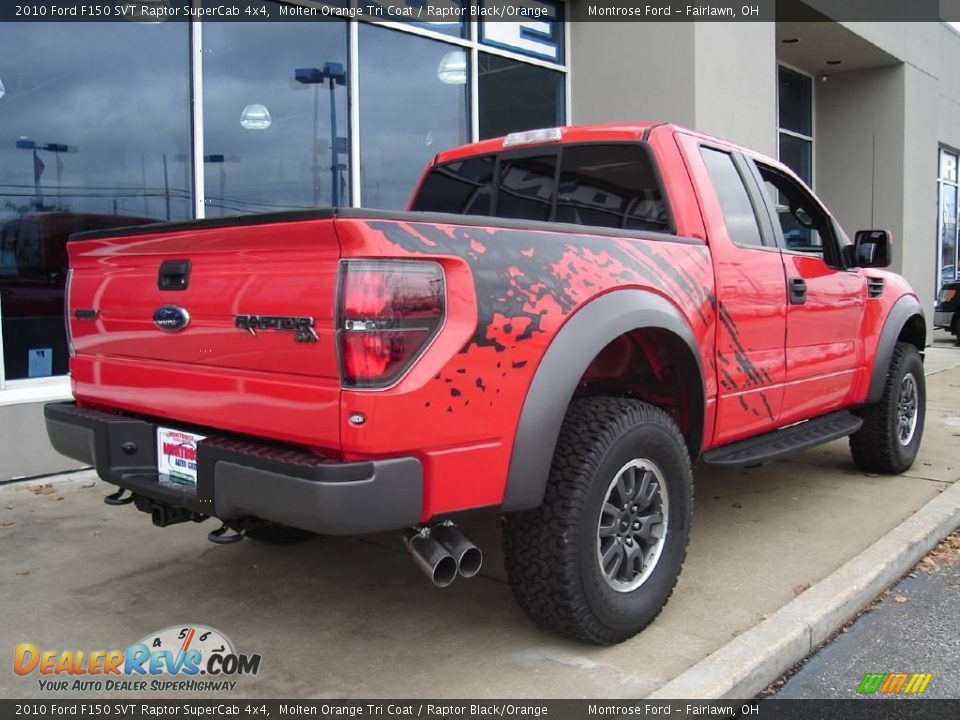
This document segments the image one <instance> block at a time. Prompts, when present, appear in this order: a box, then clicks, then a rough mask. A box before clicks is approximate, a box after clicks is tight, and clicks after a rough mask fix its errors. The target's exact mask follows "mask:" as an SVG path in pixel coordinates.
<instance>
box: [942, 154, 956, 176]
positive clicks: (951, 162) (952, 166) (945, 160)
mask: <svg viewBox="0 0 960 720" xmlns="http://www.w3.org/2000/svg"><path fill="white" fill-rule="evenodd" d="M940 179H941V180H946V181H947V182H953V183H955V182H957V156H956V155H954V154H953V153H949V152H947V151H946V150H941V151H940Z"/></svg>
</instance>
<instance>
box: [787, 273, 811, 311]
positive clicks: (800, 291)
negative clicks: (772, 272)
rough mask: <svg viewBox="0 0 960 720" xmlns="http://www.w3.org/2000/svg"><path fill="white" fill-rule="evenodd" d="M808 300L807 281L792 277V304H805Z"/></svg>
mask: <svg viewBox="0 0 960 720" xmlns="http://www.w3.org/2000/svg"><path fill="white" fill-rule="evenodd" d="M806 302H807V281H806V280H804V279H803V278H790V304H791V305H803V304H804V303H806Z"/></svg>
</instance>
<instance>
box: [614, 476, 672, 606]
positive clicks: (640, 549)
mask: <svg viewBox="0 0 960 720" xmlns="http://www.w3.org/2000/svg"><path fill="white" fill-rule="evenodd" d="M669 515H670V500H669V495H668V494H667V486H666V483H665V482H664V479H663V472H661V470H660V468H659V467H658V466H657V464H656V463H654V462H653V461H652V460H650V459H648V458H638V459H636V460H631V461H630V462H628V463H627V464H626V465H624V466H623V467H622V468H620V471H619V472H618V473H617V474H616V475H615V476H614V478H613V480H611V482H610V486H609V487H608V488H607V494H606V497H605V498H604V502H603V507H602V508H601V510H600V521H599V522H598V523H597V562H598V563H600V571H601V573H602V574H603V577H604V579H605V580H606V581H607V585H609V586H610V587H611V588H613V589H614V590H616V591H617V592H631V591H633V590H636V589H637V588H638V587H640V586H641V585H643V583H644V582H645V581H646V579H647V578H648V577H650V574H651V573H652V572H653V570H654V568H656V566H657V561H658V560H659V559H660V554H661V552H662V551H663V546H664V544H665V541H666V537H667V531H668V524H669Z"/></svg>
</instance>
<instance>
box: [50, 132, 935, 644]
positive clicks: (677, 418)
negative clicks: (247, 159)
mask: <svg viewBox="0 0 960 720" xmlns="http://www.w3.org/2000/svg"><path fill="white" fill-rule="evenodd" d="M68 248H69V255H70V278H69V281H68V287H67V293H68V301H67V302H68V325H69V342H70V346H71V351H72V357H71V359H70V371H71V376H72V383H73V391H74V395H75V397H76V402H75V403H54V404H50V405H47V407H46V422H47V428H48V432H49V435H50V439H51V441H52V443H53V445H54V447H55V448H57V449H58V450H59V451H60V452H62V453H64V454H65V455H68V456H70V457H73V458H76V459H78V460H80V461H83V462H86V463H89V464H91V465H93V466H95V467H96V469H97V472H98V473H99V474H100V476H101V477H102V478H103V479H104V480H106V481H107V482H110V483H113V484H114V485H118V486H119V487H120V490H118V491H117V492H116V493H114V494H113V495H111V496H110V497H108V498H107V499H108V501H109V502H110V503H112V504H121V503H125V502H134V503H135V504H136V507H137V508H139V509H140V510H143V511H146V512H149V513H151V514H152V516H153V521H154V523H155V524H157V525H160V526H163V525H167V524H171V523H175V522H182V521H188V520H202V519H206V518H207V517H216V518H219V519H221V520H222V521H223V527H221V528H220V529H219V530H216V531H214V532H213V533H211V539H215V540H219V541H221V542H222V541H226V540H228V539H239V538H240V537H242V536H249V537H253V538H259V539H265V540H269V539H271V538H273V539H277V537H278V535H281V534H284V533H286V534H287V535H288V536H289V535H290V534H291V533H304V534H306V533H308V532H313V533H324V534H348V533H350V534H352V533H371V532H380V531H388V530H394V531H404V534H405V539H406V541H407V544H408V547H409V548H410V550H411V552H412V553H413V555H414V557H415V558H416V559H417V560H418V561H419V563H420V564H421V565H422V566H423V567H424V568H425V569H426V570H427V571H428V573H429V574H430V575H431V576H432V578H433V580H434V581H435V582H436V583H437V584H439V585H444V584H448V583H449V582H451V581H452V580H453V578H454V577H455V575H456V574H457V572H458V571H459V573H460V574H461V575H465V576H469V575H471V574H475V573H476V572H477V570H478V569H479V566H480V562H481V555H480V551H479V550H478V549H477V548H476V547H475V546H474V545H473V544H472V543H470V541H469V540H467V539H466V538H465V537H464V535H463V533H462V531H460V530H458V528H457V527H456V526H455V525H454V524H453V520H455V519H456V517H457V515H458V513H463V512H465V511H469V510H472V509H475V508H490V507H494V508H499V510H500V511H501V512H502V514H503V517H504V522H503V535H504V547H505V557H506V567H507V571H508V574H509V577H510V582H511V584H512V587H513V590H514V594H515V596H516V598H517V600H518V601H519V603H520V605H521V606H522V607H523V609H524V610H525V611H526V612H527V613H528V614H529V615H530V616H531V617H532V618H533V619H534V620H536V621H537V622H538V623H540V624H541V625H543V626H545V627H548V628H551V629H553V630H556V631H558V632H561V633H564V634H566V635H570V636H573V637H577V638H580V639H583V640H586V641H590V642H595V643H614V642H618V641H621V640H623V639H625V638H628V637H630V636H631V635H633V634H634V633H636V632H637V631H639V630H640V629H642V628H643V627H644V626H645V625H647V624H648V623H649V622H651V621H652V620H653V618H654V617H655V616H656V615H657V613H658V612H659V611H660V609H661V607H662V606H663V605H664V603H665V602H666V601H667V598H668V597H669V596H670V594H671V592H672V590H673V587H674V585H675V583H676V580H677V577H678V574H679V572H680V568H681V565H682V563H683V559H684V555H685V552H686V546H687V539H688V535H689V528H690V519H691V513H692V494H693V473H692V470H691V463H692V462H694V461H697V460H699V461H701V462H704V463H714V464H720V465H756V464H761V463H764V462H767V461H769V460H771V459H773V458H776V457H780V456H783V455H786V454H789V453H791V452H795V451H798V450H802V449H805V448H809V447H812V446H814V445H817V444H819V443H823V442H827V441H830V440H834V439H837V438H841V437H844V436H849V437H850V449H851V451H852V453H853V458H854V460H855V462H856V463H857V465H858V466H859V467H861V468H863V469H864V470H867V471H872V472H878V473H899V472H902V471H904V470H906V469H907V468H909V467H910V466H911V464H912V463H913V462H914V459H915V457H916V455H917V450H918V447H919V444H920V438H921V434H922V432H923V421H924V374H923V364H922V354H923V348H924V346H925V341H926V337H925V335H926V325H925V321H924V318H923V313H922V310H921V307H920V304H919V303H918V301H917V298H916V296H915V295H914V293H913V292H912V291H911V289H910V287H909V286H908V285H907V283H906V282H905V281H904V280H903V279H902V278H900V277H899V276H897V275H895V274H893V273H890V272H887V271H885V270H882V269H881V268H883V267H885V266H887V265H888V264H889V261H890V255H891V240H890V237H889V235H888V234H887V233H886V232H885V231H882V230H869V231H862V232H858V233H857V234H856V239H855V241H854V242H851V241H850V240H849V239H848V238H847V236H846V235H845V234H844V232H843V230H842V229H841V228H840V226H839V225H838V224H837V223H836V222H835V221H834V219H833V218H832V217H831V215H830V213H829V212H828V211H827V210H826V209H825V208H824V207H823V205H822V204H821V203H820V202H819V201H818V200H817V199H816V198H815V197H814V196H813V195H812V194H811V192H810V191H809V190H808V189H807V188H806V187H805V186H804V185H803V183H802V182H800V181H799V180H798V179H797V178H796V177H795V176H794V175H793V174H792V173H791V172H790V171H789V170H788V169H787V168H786V167H784V166H783V165H782V164H780V163H778V162H776V161H774V160H771V159H769V158H766V157H763V156H761V155H759V154H757V153H754V152H752V151H750V150H747V149H744V148H741V147H737V146H734V145H731V144H729V143H726V142H723V141H720V140H717V139H715V138H711V137H707V136H705V135H701V134H698V133H695V132H691V131H688V130H683V129H681V128H678V127H675V126H672V125H667V124H629V125H605V126H591V127H581V128H576V127H570V128H554V129H550V130H540V131H530V132H526V133H518V134H514V135H510V136H507V137H506V138H502V139H496V140H488V141H484V142H480V143H476V144H473V145H469V146H466V147H462V148H459V149H455V150H450V151H447V152H443V153H440V154H439V155H438V156H437V157H436V158H435V159H434V161H433V162H432V163H431V165H430V166H429V167H428V168H427V170H426V173H425V174H424V176H423V179H422V181H421V183H420V186H419V188H418V190H417V192H416V193H415V195H414V197H413V200H412V201H411V203H410V206H409V211H406V212H393V211H377V210H359V209H329V210H326V209H318V210H312V211H302V212H290V213H276V214H266V215H251V216H242V217H234V218H216V219H207V220H198V221H194V222H185V223H173V224H169V223H168V224H158V225H148V226H142V227H136V228H124V229H115V230H109V231H95V232H91V233H83V234H80V235H77V236H74V237H73V239H72V240H71V242H70V243H69V245H68Z"/></svg>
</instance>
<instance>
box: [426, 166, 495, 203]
mask: <svg viewBox="0 0 960 720" xmlns="http://www.w3.org/2000/svg"><path fill="white" fill-rule="evenodd" d="M493 170H494V157H493V155H486V156H483V157H473V158H467V159H466V160H459V161H457V162H452V163H447V164H446V165H440V166H438V167H435V168H434V169H433V170H431V171H430V173H429V174H428V175H427V177H426V179H425V180H424V181H423V186H422V187H421V188H420V192H419V193H417V198H416V200H415V201H414V203H413V208H412V209H413V210H420V211H423V212H443V213H456V214H458V215H489V214H490V199H491V194H492V192H493V190H492V188H493Z"/></svg>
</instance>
